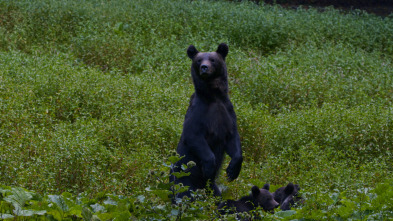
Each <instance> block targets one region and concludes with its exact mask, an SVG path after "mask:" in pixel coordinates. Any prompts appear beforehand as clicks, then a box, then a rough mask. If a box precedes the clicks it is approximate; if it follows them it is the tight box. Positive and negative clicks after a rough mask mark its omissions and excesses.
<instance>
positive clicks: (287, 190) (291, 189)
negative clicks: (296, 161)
mask: <svg viewBox="0 0 393 221" xmlns="http://www.w3.org/2000/svg"><path fill="white" fill-rule="evenodd" d="M294 191H295V186H294V185H293V183H288V185H287V186H286V187H285V189H284V193H285V194H287V195H290V194H292V193H293V192H294Z"/></svg>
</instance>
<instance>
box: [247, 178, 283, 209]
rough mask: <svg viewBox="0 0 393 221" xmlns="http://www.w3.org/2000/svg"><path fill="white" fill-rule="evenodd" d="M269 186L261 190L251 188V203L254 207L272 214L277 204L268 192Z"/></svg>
mask: <svg viewBox="0 0 393 221" xmlns="http://www.w3.org/2000/svg"><path fill="white" fill-rule="evenodd" d="M269 188H270V185H269V184H265V185H264V186H263V188H262V189H259V187H257V186H253V187H252V188H251V195H252V198H253V203H254V205H255V206H256V207H258V206H260V207H262V208H263V210H265V211H269V212H274V209H275V208H277V207H278V206H279V204H278V203H277V202H276V201H275V200H274V197H273V194H272V193H270V192H269Z"/></svg>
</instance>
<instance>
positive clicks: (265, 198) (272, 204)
mask: <svg viewBox="0 0 393 221" xmlns="http://www.w3.org/2000/svg"><path fill="white" fill-rule="evenodd" d="M269 188H270V185H269V184H265V185H264V186H263V188H262V189H259V187H258V186H253V187H252V188H251V194H250V195H249V196H244V197H242V198H240V199H239V200H236V201H234V200H227V201H225V202H222V203H220V204H219V205H218V210H219V212H220V213H221V214H225V213H227V214H233V213H242V212H249V211H251V210H255V209H256V208H257V207H261V208H262V209H263V210H264V211H267V212H274V209H275V208H277V207H278V206H279V204H278V203H277V202H276V201H275V200H274V198H273V194H272V193H270V192H269Z"/></svg>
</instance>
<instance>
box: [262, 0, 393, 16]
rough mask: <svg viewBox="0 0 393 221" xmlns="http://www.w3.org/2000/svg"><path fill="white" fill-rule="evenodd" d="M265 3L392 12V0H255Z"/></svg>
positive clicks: (382, 14) (387, 13)
mask: <svg viewBox="0 0 393 221" xmlns="http://www.w3.org/2000/svg"><path fill="white" fill-rule="evenodd" d="M255 2H257V3H260V2H265V3H267V4H280V5H282V6H283V7H294V8H297V7H298V6H303V7H309V6H311V7H328V6H333V7H334V8H336V9H341V10H354V9H360V10H364V11H366V12H368V13H373V14H376V15H379V16H389V15H390V14H392V13H393V1H391V0H372V1H370V0H264V1H260V0H255Z"/></svg>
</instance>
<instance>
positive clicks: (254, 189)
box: [251, 186, 261, 197]
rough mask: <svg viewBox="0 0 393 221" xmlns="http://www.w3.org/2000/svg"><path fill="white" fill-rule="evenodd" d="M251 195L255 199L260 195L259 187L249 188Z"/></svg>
mask: <svg viewBox="0 0 393 221" xmlns="http://www.w3.org/2000/svg"><path fill="white" fill-rule="evenodd" d="M251 193H252V196H253V197H257V196H258V195H259V194H260V193H261V190H259V187H257V186H253V187H252V188H251Z"/></svg>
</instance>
